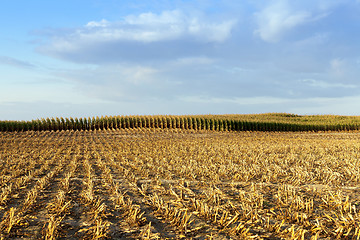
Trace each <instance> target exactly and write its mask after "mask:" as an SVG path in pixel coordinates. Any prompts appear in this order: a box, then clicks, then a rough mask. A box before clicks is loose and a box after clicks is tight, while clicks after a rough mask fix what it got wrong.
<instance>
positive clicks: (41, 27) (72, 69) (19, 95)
mask: <svg viewBox="0 0 360 240" xmlns="http://www.w3.org/2000/svg"><path fill="white" fill-rule="evenodd" d="M0 21H1V23H2V26H1V28H0V84H1V87H0V119H1V120H31V119H37V118H42V117H57V116H62V117H70V116H72V117H88V116H97V115H99V116H101V115H103V116H105V115H132V114H225V113H265V112H289V113H296V114H338V115H360V82H359V76H360V74H359V73H360V45H359V42H360V31H359V30H360V1H359V0H341V1H340V0H332V1H328V0H312V1H310V0H303V1H300V0H299V1H297V0H296V1H290V0H289V1H286V0H274V1H273V0H256V1H255V0H244V1H234V0H232V1H231V0H225V1H214V0H213V1H210V0H209V1H207V0H200V1H166V0H163V1H151V0H150V1H136V0H132V1H120V0H87V1H85V0H71V1H70V0H62V1H46V0H32V1H25V0H12V1H2V3H1V7H0Z"/></svg>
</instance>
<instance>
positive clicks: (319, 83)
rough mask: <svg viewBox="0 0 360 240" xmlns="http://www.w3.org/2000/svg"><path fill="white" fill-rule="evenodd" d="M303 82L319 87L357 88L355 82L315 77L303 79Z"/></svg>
mask: <svg viewBox="0 0 360 240" xmlns="http://www.w3.org/2000/svg"><path fill="white" fill-rule="evenodd" d="M301 82H303V83H305V84H307V85H309V86H311V87H318V88H357V86H356V85H354V84H343V83H329V82H325V81H320V80H315V79H303V80H301Z"/></svg>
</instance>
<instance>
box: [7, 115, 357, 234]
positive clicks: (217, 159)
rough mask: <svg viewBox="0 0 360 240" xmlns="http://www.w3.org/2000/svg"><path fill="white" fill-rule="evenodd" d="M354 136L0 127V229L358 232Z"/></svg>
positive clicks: (17, 231) (56, 231)
mask: <svg viewBox="0 0 360 240" xmlns="http://www.w3.org/2000/svg"><path fill="white" fill-rule="evenodd" d="M59 122H61V120H60V119H59ZM49 124H52V123H51V122H49ZM73 124H75V125H76V124H77V120H76V119H75V120H74V121H73ZM123 124H127V123H126V122H124V123H123ZM143 124H145V123H144V122H141V120H140V121H138V122H137V125H138V126H142V125H143ZM151 124H155V123H151ZM156 124H159V123H156ZM176 124H179V125H181V124H185V123H184V122H179V123H177V122H174V123H172V122H169V126H173V125H174V126H176ZM159 126H160V125H159ZM359 140H360V135H359V134H358V133H356V132H326V133H325V132H322V133H314V132H304V133H279V132H272V133H269V132H267V133H266V132H214V131H207V130H194V129H188V130H186V129H183V130H182V129H171V128H169V129H166V128H161V126H160V128H159V129H155V128H141V127H138V128H125V129H117V130H115V129H110V130H97V129H94V130H80V131H73V130H67V131H59V130H58V131H42V132H36V131H27V132H19V133H15V132H3V133H0V142H1V144H0V161H1V163H2V164H1V166H0V171H1V177H0V233H1V238H2V239H8V238H24V239H33V238H39V239H40V238H41V239H65V238H66V239H228V238H232V239H311V240H315V239H360V216H359V208H360V207H359V204H360V195H359V182H360V160H359V159H360V151H359V150H360V141H359ZM30 231H31V232H32V233H33V235H32V236H29V235H27V234H26V233H27V232H30Z"/></svg>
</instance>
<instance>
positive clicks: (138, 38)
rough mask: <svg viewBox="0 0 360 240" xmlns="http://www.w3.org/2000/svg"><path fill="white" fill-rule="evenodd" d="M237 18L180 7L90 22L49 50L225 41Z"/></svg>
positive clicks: (52, 44)
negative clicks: (215, 17) (185, 40)
mask: <svg viewBox="0 0 360 240" xmlns="http://www.w3.org/2000/svg"><path fill="white" fill-rule="evenodd" d="M235 23H236V21H234V20H227V21H222V22H210V21H208V20H207V19H200V18H199V17H197V16H190V15H187V14H185V13H183V12H181V11H180V10H174V11H163V12H162V13H161V14H154V13H151V12H149V13H143V14H140V15H131V16H127V17H125V18H124V19H123V21H119V22H109V21H107V20H105V19H103V20H101V21H98V22H96V21H91V22H88V23H87V24H86V25H85V26H84V27H83V28H79V29H76V30H74V31H73V32H71V33H68V34H66V35H63V36H55V37H54V38H53V39H52V41H51V43H50V45H48V46H47V47H46V49H47V50H49V51H59V52H61V51H76V50H77V49H79V48H83V47H84V45H85V46H88V45H93V44H106V43H108V42H121V41H134V42H143V43H151V42H159V41H171V40H176V39H181V38H190V39H192V40H195V41H200V42H223V41H225V40H226V39H228V38H229V37H230V35H231V30H232V29H233V27H234V26H235Z"/></svg>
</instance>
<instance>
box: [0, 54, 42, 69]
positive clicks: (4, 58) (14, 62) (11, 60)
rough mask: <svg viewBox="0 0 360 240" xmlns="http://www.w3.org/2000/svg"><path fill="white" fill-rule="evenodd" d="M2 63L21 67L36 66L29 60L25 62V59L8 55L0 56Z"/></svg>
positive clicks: (0, 62)
mask: <svg viewBox="0 0 360 240" xmlns="http://www.w3.org/2000/svg"><path fill="white" fill-rule="evenodd" d="M0 64H4V65H10V66H14V67H20V68H33V67H35V66H34V65H33V64H31V63H29V62H25V61H22V60H18V59H15V58H12V57H7V56H0Z"/></svg>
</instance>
